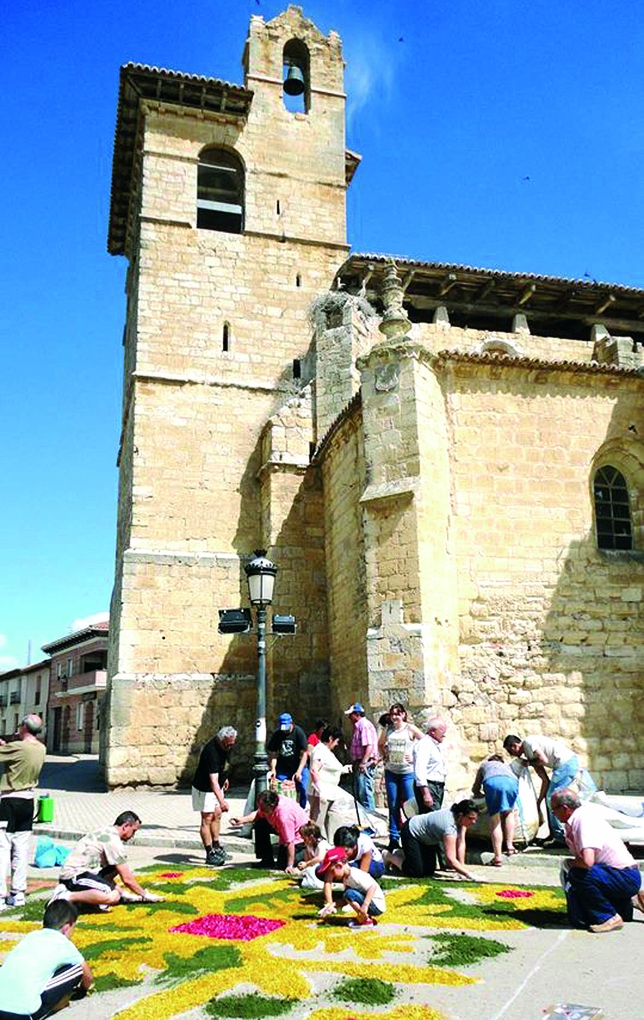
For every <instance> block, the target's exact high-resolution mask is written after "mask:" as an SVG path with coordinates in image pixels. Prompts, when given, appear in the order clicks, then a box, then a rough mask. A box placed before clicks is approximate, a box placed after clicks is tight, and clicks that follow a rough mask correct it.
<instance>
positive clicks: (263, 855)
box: [253, 818, 306, 871]
mask: <svg viewBox="0 0 644 1020" xmlns="http://www.w3.org/2000/svg"><path fill="white" fill-rule="evenodd" d="M253 828H254V830H255V856H256V857H259V859H260V861H262V863H263V864H265V865H266V867H267V868H274V867H276V866H277V867H278V868H279V869H280V871H283V870H284V868H285V867H286V856H287V850H286V847H285V846H282V844H281V843H280V844H279V846H278V847H277V865H276V864H275V853H274V850H273V844H272V842H271V836H272V835H273V833H274V832H275V829H274V828H273V826H272V825H269V824H268V822H267V820H266V819H265V818H256V819H255V821H254V822H253ZM305 850H306V847H305V846H304V843H296V844H295V860H294V863H295V864H298V863H299V861H303V860H304V851H305Z"/></svg>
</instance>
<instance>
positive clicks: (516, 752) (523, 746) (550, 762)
mask: <svg viewBox="0 0 644 1020" xmlns="http://www.w3.org/2000/svg"><path fill="white" fill-rule="evenodd" d="M503 747H504V748H505V750H506V751H507V752H508V754H509V755H510V756H511V757H512V758H525V760H526V762H527V763H528V765H531V766H532V768H533V769H534V771H535V772H536V773H537V775H538V776H539V779H540V780H541V789H540V790H539V795H538V797H537V808H538V809H539V812H541V805H542V803H543V801H544V800H545V801H546V807H547V809H548V823H549V825H550V838H551V840H552V841H553V842H555V843H558V844H559V845H561V846H564V845H565V837H564V830H563V826H562V825H561V823H560V822H559V820H558V819H557V817H556V816H555V815H554V814H553V812H552V808H551V806H550V802H551V800H552V795H553V793H554V792H555V790H561V789H562V788H563V787H564V786H566V787H567V786H570V784H571V783H572V782H573V781H574V779H575V776H576V775H577V773H578V772H579V759H578V757H577V755H576V754H575V752H574V751H571V750H570V748H569V747H566V745H565V744H563V743H562V742H561V741H560V740H554V739H553V738H552V737H544V736H543V735H541V734H536V735H535V736H530V737H523V739H521V737H517V736H516V735H515V734H513V733H510V734H508V736H507V737H506V738H505V740H504V741H503ZM546 768H548V769H550V770H551V775H550V776H548V773H547V772H546ZM585 775H588V774H587V773H586V774H585ZM588 780H589V781H590V782H592V780H590V777H589V776H588ZM593 785H594V784H593Z"/></svg>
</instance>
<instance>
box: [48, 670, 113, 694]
mask: <svg viewBox="0 0 644 1020" xmlns="http://www.w3.org/2000/svg"><path fill="white" fill-rule="evenodd" d="M106 687H107V670H105V669H95V670H92V671H91V672H89V673H75V674H74V676H72V677H70V678H69V680H67V681H65V683H64V685H63V691H61V692H60V693H59V694H58V697H61V696H64V695H65V694H75V693H78V692H79V691H82V692H83V693H87V692H89V691H104V690H105V688H106Z"/></svg>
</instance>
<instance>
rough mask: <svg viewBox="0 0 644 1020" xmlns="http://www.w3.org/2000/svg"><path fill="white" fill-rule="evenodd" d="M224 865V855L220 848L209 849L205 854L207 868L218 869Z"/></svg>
mask: <svg viewBox="0 0 644 1020" xmlns="http://www.w3.org/2000/svg"><path fill="white" fill-rule="evenodd" d="M225 863H226V854H225V852H224V851H223V850H222V849H221V847H211V848H210V850H209V851H208V853H207V854H206V866H207V867H208V868H220V867H221V866H222V864H225Z"/></svg>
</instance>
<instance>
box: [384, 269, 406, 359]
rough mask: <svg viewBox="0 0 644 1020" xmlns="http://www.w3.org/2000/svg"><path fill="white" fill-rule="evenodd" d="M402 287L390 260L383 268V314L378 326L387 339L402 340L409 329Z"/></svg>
mask: <svg viewBox="0 0 644 1020" xmlns="http://www.w3.org/2000/svg"><path fill="white" fill-rule="evenodd" d="M403 294H404V291H403V288H402V284H401V282H400V277H399V276H398V271H397V269H396V263H395V262H394V261H393V259H392V260H391V262H389V263H387V267H386V269H385V280H384V283H383V285H382V300H383V304H384V306H385V311H384V315H383V317H382V321H381V323H380V326H379V327H378V328H379V329H380V332H381V333H384V334H385V336H386V337H387V340H390V341H391V340H396V339H398V340H404V339H405V337H406V334H407V333H408V332H409V330H410V329H411V322H410V321H409V319H408V317H407V312H406V311H405V309H404V308H403Z"/></svg>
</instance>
